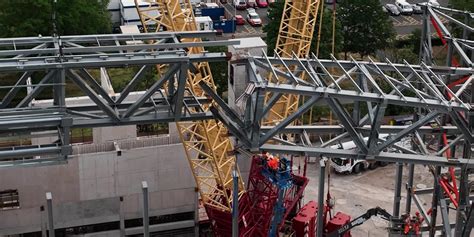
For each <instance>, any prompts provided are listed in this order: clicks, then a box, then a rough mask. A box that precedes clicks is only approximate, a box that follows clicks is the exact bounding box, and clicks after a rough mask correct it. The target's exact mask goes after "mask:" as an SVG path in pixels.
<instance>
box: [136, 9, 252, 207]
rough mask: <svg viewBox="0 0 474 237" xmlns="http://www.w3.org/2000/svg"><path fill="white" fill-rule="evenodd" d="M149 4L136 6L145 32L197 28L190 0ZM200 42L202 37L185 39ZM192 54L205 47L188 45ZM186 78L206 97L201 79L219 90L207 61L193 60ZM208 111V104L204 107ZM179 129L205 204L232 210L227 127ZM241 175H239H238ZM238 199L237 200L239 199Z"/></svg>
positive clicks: (181, 125) (209, 124) (203, 124)
mask: <svg viewBox="0 0 474 237" xmlns="http://www.w3.org/2000/svg"><path fill="white" fill-rule="evenodd" d="M147 2H148V3H149V5H148V6H147V7H143V6H141V7H140V6H139V4H138V1H137V0H135V5H136V7H137V11H138V13H139V16H140V20H141V22H142V25H143V27H144V29H145V32H157V31H164V30H166V31H176V32H177V31H196V30H197V26H196V21H195V18H194V14H193V10H192V5H191V3H190V2H189V0H184V1H183V0H181V1H180V0H148V1H147ZM185 40H189V41H194V42H199V41H200V40H201V39H198V38H195V39H183V41H185ZM187 50H188V53H189V54H194V53H201V52H203V51H204V48H202V47H192V48H188V49H187ZM192 68H193V69H192V70H188V75H187V80H186V91H187V93H189V94H191V95H193V96H195V97H202V96H204V91H203V90H202V89H201V87H200V86H199V82H201V81H204V82H205V83H206V84H207V85H209V86H210V87H211V88H212V89H214V90H215V89H216V86H215V84H214V80H213V78H212V74H211V69H210V67H209V64H208V63H207V62H201V63H193V65H192ZM203 109H204V110H205V111H208V110H209V107H204V108H203ZM176 124H177V128H178V132H179V134H180V137H181V141H182V143H183V145H184V148H185V152H186V156H187V158H188V161H189V164H190V166H191V169H192V171H193V175H194V178H195V181H196V184H197V187H198V189H199V193H200V195H201V199H202V200H203V202H204V203H205V204H206V205H210V206H212V207H215V208H218V209H220V210H223V211H228V212H230V211H231V209H232V202H233V200H232V197H233V195H232V190H233V189H232V186H233V183H232V170H233V168H234V165H235V156H234V155H233V154H232V153H233V152H232V151H233V149H234V148H233V144H232V142H231V141H230V139H229V138H228V136H227V134H228V133H227V129H226V128H225V126H223V125H222V124H221V123H219V122H216V121H215V120H209V121H199V122H186V123H185V122H177V123H176ZM239 176H240V174H239ZM244 192H245V188H244V184H243V182H242V181H240V182H239V197H240V196H242V194H243V193H244ZM236 201H238V200H236Z"/></svg>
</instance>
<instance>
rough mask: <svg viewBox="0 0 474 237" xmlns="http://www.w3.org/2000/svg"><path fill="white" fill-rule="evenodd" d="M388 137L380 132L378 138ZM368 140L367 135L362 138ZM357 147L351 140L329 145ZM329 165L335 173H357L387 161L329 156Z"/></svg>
mask: <svg viewBox="0 0 474 237" xmlns="http://www.w3.org/2000/svg"><path fill="white" fill-rule="evenodd" d="M388 137H389V135H388V134H380V135H379V138H380V139H384V140H385V139H387V138H388ZM368 140H369V138H368V137H365V138H364V141H365V142H367V141H368ZM396 144H397V145H400V146H405V144H403V142H397V143H396ZM356 147H357V145H356V144H355V143H354V142H353V141H350V142H344V143H340V144H337V145H333V146H330V148H331V149H344V150H353V149H355V148H356ZM329 163H330V166H331V167H332V168H333V169H334V171H336V173H339V174H342V173H355V174H357V173H359V172H361V171H362V170H365V169H375V168H377V167H378V166H386V165H387V164H388V163H387V162H381V161H370V162H369V161H367V160H362V159H359V160H353V159H347V158H342V157H341V158H331V159H330V162H329Z"/></svg>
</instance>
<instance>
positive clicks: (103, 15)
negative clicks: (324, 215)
mask: <svg viewBox="0 0 474 237" xmlns="http://www.w3.org/2000/svg"><path fill="white" fill-rule="evenodd" d="M108 3H109V0H73V1H71V0H57V3H56V5H55V8H56V22H57V32H58V33H59V34H60V35H79V34H102V33H110V32H111V30H112V29H111V28H112V25H111V22H110V14H109V12H108V11H107V5H108ZM53 6H54V4H53V1H52V0H15V1H6V0H4V1H0V9H2V10H1V13H0V37H21V36H37V35H39V34H41V35H45V36H46V35H52V32H53V23H52V13H53Z"/></svg>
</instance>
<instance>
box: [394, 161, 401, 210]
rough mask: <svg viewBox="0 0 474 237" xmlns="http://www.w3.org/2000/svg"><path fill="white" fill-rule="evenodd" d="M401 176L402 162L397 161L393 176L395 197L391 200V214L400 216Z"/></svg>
mask: <svg viewBox="0 0 474 237" xmlns="http://www.w3.org/2000/svg"><path fill="white" fill-rule="evenodd" d="M402 178H403V163H397V171H396V176H395V197H394V200H393V216H395V217H400V201H401V199H402Z"/></svg>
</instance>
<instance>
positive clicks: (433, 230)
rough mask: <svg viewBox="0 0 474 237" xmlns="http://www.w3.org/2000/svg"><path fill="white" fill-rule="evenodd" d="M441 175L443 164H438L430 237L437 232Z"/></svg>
mask: <svg viewBox="0 0 474 237" xmlns="http://www.w3.org/2000/svg"><path fill="white" fill-rule="evenodd" d="M440 175H441V166H436V170H435V173H434V184H433V186H434V190H433V199H432V200H431V221H430V223H431V226H430V235H429V236H430V237H434V236H435V233H436V219H437V218H438V203H439V193H440V186H439V176H440Z"/></svg>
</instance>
